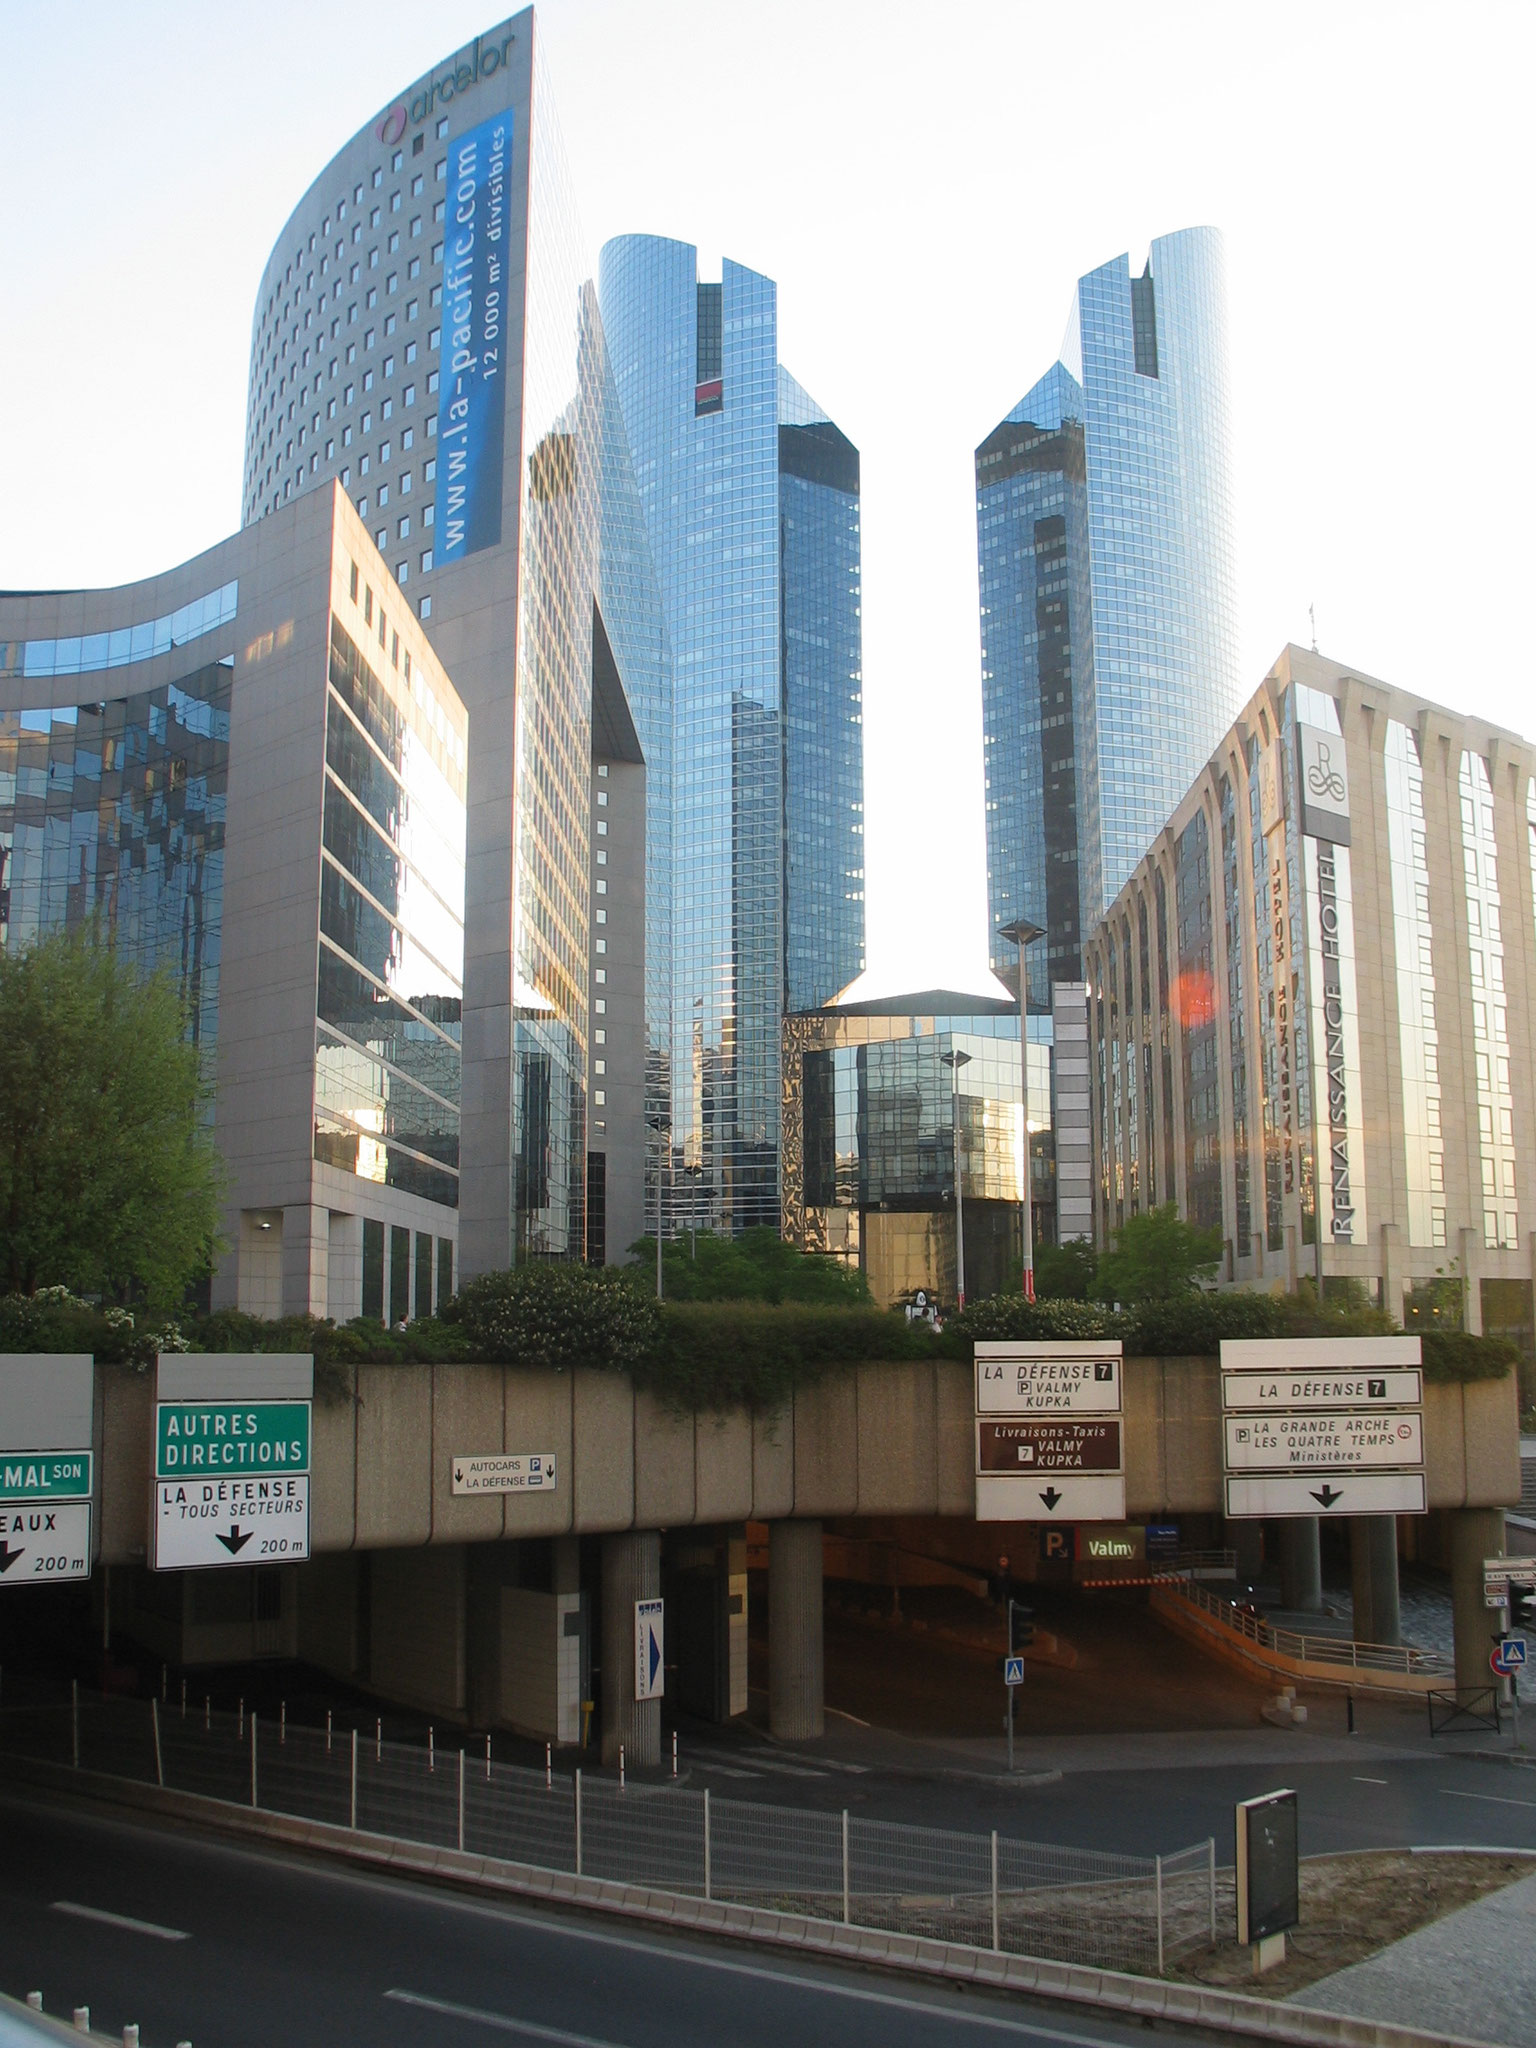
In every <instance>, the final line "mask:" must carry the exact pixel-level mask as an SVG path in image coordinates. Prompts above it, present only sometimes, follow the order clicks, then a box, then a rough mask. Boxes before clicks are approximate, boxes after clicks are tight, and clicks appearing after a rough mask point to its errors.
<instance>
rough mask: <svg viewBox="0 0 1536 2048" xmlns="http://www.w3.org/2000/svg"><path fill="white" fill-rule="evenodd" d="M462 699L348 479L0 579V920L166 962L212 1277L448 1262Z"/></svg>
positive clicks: (402, 1280) (325, 1307)
mask: <svg viewBox="0 0 1536 2048" xmlns="http://www.w3.org/2000/svg"><path fill="white" fill-rule="evenodd" d="M468 755H469V726H468V719H467V717H466V714H465V711H464V706H463V704H462V702H461V701H460V699H459V696H458V694H457V692H456V691H455V690H454V688H453V686H452V684H451V683H450V682H449V680H448V678H447V676H446V674H445V673H444V671H443V668H442V664H441V663H440V661H439V660H438V658H437V656H436V654H435V653H434V652H433V649H432V647H431V645H430V643H429V642H428V640H427V637H426V634H425V633H424V631H423V630H422V627H421V624H420V622H419V620H417V619H416V617H415V616H414V614H413V612H412V610H411V608H410V606H409V605H408V604H406V603H405V602H404V600H403V599H402V597H401V594H400V591H399V589H398V588H397V586H396V585H395V582H394V579H393V577H392V576H391V575H390V573H389V570H388V568H387V567H386V565H385V564H384V562H383V560H382V559H381V558H380V556H379V554H378V552H377V550H376V548H375V546H374V544H373V541H372V539H371V538H370V536H369V534H368V533H367V531H366V530H365V529H364V527H363V526H362V523H361V521H360V520H359V518H358V516H357V513H356V511H355V510H354V508H353V506H352V505H351V504H350V503H349V502H348V500H347V498H346V497H345V495H344V494H343V493H342V492H341V491H339V490H337V489H335V488H334V487H332V488H331V489H329V490H324V491H319V490H317V491H314V492H311V493H310V494H308V495H307V496H306V497H305V498H304V499H303V500H302V501H301V502H300V503H298V504H295V505H292V506H289V507H287V508H285V509H284V511H283V513H282V514H281V516H280V517H278V518H274V519H272V520H271V521H267V522H264V523H263V524H262V525H260V526H258V527H251V528H247V529H246V531H245V532H243V533H240V534H237V535H235V536H234V537H233V538H232V539H230V540H226V541H222V542H221V543H220V544H219V545H218V546H217V547H214V548H210V549H209V550H208V551H207V553H205V554H202V555H198V556H196V557H195V558H194V559H193V560H192V561H190V562H186V563H183V564H182V565H181V566H180V567H179V568H176V569H172V570H169V571H167V572H166V573H165V574H164V575H160V576H153V577H149V578H147V579H146V580H145V581H143V582H141V583H134V584H128V585H124V586H123V587H121V588H119V589H110V590H90V591H63V592H57V591H55V592H48V593H44V594H39V595H36V596H7V597H0V945H4V946H7V947H9V948H11V949H13V950H14V949H20V948H22V947H25V946H27V945H28V944H30V943H31V942H32V941H34V940H35V939H36V938H38V937H39V936H41V935H44V934H46V933H48V932H50V931H56V930H60V929H66V928H71V927H73V928H78V927H80V926H82V925H85V924H88V923H90V922H91V921H92V920H99V922H100V925H101V928H102V930H103V932H104V934H105V936H106V937H107V938H108V939H109V941H110V942H111V943H112V944H113V945H114V946H115V947H116V948H117V949H118V950H119V952H120V953H123V954H125V955H126V956H128V957H129V958H131V959H132V960H134V961H135V963H136V964H138V965H139V966H140V967H141V968H143V969H144V970H146V971H150V970H154V969H159V970H162V971H163V972H165V973H166V974H168V975H169V976H170V977H171V979H172V981H173V982H174V983H175V985H176V986H177V988H178V989H179V991H180V993H181V995H182V998H183V1000H184V1002H185V1005H186V1008H187V1014H188V1018H189V1028H190V1029H191V1031H192V1032H193V1034H194V1035H195V1037H196V1039H197V1042H198V1044H199V1046H200V1048H201V1050H202V1053H203V1057H204V1066H205V1072H206V1075H207V1079H208V1081H209V1082H210V1084H211V1086H212V1090H213V1118H214V1132H215V1136H216V1138H217V1142H218V1145H219V1150H220V1152H221V1155H222V1157H223V1159H224V1163H225V1166H226V1168H227V1170H228V1175H229V1184H228V1188H227V1192H226V1204H225V1213H224V1218H223V1235H224V1238H225V1249H224V1252H223V1255H222V1257H221V1259H220V1262H219V1265H218V1268H217V1270H216V1272H215V1275H214V1279H213V1287H212V1302H213V1305H214V1306H216V1307H222V1306H226V1305H229V1306H238V1307H240V1308H243V1309H247V1310H249V1311H251V1312H252V1313H255V1314H258V1315H268V1316H275V1315H280V1314H283V1313H306V1312H307V1313H310V1314H313V1315H322V1316H323V1315H331V1316H334V1317H336V1318H337V1319H338V1320H343V1321H344V1320H346V1319H347V1318H349V1317H352V1316H355V1315H358V1314H360V1313H363V1314H368V1315H371V1316H376V1317H380V1318H383V1317H388V1318H389V1319H390V1320H392V1321H399V1320H401V1319H402V1318H404V1317H407V1316H413V1315H421V1314H427V1313H430V1311H431V1309H432V1307H433V1305H434V1304H435V1303H436V1302H437V1301H438V1300H439V1299H440V1298H441V1297H442V1296H444V1295H446V1294H448V1293H450V1292H451V1291H452V1289H453V1286H454V1279H455V1260H456V1248H457V1240H458V1168H459V1110H460V1054H459V1019H460V1005H461V999H462V986H463V972H464V908H463V906H464V816H465V811H464V795H465V782H466V773H467V765H468Z"/></svg>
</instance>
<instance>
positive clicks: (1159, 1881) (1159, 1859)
mask: <svg viewBox="0 0 1536 2048" xmlns="http://www.w3.org/2000/svg"><path fill="white" fill-rule="evenodd" d="M1153 1860H1154V1863H1155V1865H1156V1870H1157V1974H1158V1975H1159V1977H1161V1975H1162V1974H1163V1859H1162V1857H1161V1856H1158V1857H1155V1858H1154V1859H1153Z"/></svg>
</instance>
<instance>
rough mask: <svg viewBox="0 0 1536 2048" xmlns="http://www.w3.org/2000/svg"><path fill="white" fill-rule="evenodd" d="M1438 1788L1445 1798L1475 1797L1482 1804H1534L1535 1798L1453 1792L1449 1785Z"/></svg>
mask: <svg viewBox="0 0 1536 2048" xmlns="http://www.w3.org/2000/svg"><path fill="white" fill-rule="evenodd" d="M1440 1790H1441V1791H1442V1792H1443V1793H1444V1794H1445V1796H1446V1798H1447V1799H1477V1800H1480V1801H1481V1802H1482V1804H1483V1805H1484V1806H1536V1799H1501V1798H1500V1797H1499V1795H1498V1794H1497V1793H1496V1792H1453V1791H1452V1790H1451V1788H1450V1786H1449V1785H1442V1786H1441V1787H1440Z"/></svg>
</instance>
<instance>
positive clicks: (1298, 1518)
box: [1280, 1515, 1323, 1614]
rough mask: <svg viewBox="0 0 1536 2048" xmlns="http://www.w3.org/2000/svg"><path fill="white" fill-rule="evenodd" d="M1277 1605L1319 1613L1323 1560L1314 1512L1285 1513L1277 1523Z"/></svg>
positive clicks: (1304, 1611)
mask: <svg viewBox="0 0 1536 2048" xmlns="http://www.w3.org/2000/svg"><path fill="white" fill-rule="evenodd" d="M1280 1605H1281V1606H1282V1607H1289V1608H1293V1609H1294V1610H1295V1611H1296V1612H1297V1613H1298V1614H1320V1613H1321V1612H1322V1606H1323V1560H1322V1551H1321V1547H1320V1545H1319V1541H1318V1534H1317V1517H1316V1515H1295V1516H1288V1517H1287V1518H1286V1519H1285V1520H1284V1521H1282V1522H1281V1524H1280Z"/></svg>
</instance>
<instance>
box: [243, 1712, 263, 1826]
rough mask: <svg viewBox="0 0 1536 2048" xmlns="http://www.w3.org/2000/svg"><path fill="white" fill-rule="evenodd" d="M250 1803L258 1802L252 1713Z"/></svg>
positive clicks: (254, 1727)
mask: <svg viewBox="0 0 1536 2048" xmlns="http://www.w3.org/2000/svg"><path fill="white" fill-rule="evenodd" d="M242 1704H243V1703H242ZM251 1804H252V1806H255V1805H258V1804H259V1801H258V1800H257V1797H256V1716H255V1714H254V1713H253V1714H252V1715H251Z"/></svg>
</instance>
